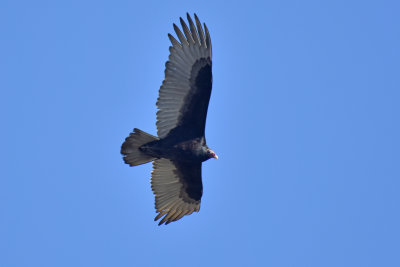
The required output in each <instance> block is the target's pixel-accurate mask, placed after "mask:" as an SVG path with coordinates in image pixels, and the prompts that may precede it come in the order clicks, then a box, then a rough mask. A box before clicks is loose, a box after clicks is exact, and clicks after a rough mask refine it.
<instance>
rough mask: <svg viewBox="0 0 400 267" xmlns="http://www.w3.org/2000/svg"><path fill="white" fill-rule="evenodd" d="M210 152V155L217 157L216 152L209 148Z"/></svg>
mask: <svg viewBox="0 0 400 267" xmlns="http://www.w3.org/2000/svg"><path fill="white" fill-rule="evenodd" d="M210 152H211V156H212V157H213V158H214V159H218V156H217V154H215V152H214V151H212V150H211V149H210Z"/></svg>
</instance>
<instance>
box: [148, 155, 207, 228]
mask: <svg viewBox="0 0 400 267" xmlns="http://www.w3.org/2000/svg"><path fill="white" fill-rule="evenodd" d="M151 188H152V189H153V192H154V195H155V199H156V201H155V206H156V212H158V215H157V216H156V217H155V219H154V220H155V221H157V220H159V219H160V218H161V217H163V216H164V215H165V216H164V218H162V220H161V221H160V223H159V225H161V224H163V223H165V224H169V223H170V222H173V221H177V220H179V219H181V218H182V217H183V216H185V215H189V214H192V213H193V212H194V211H196V212H197V211H199V210H200V200H201V196H202V194H203V185H202V181H201V162H196V163H186V162H176V161H175V162H173V161H171V160H168V159H157V160H155V161H154V162H153V172H152V175H151Z"/></svg>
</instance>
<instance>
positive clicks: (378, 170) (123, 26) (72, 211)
mask: <svg viewBox="0 0 400 267" xmlns="http://www.w3.org/2000/svg"><path fill="white" fill-rule="evenodd" d="M54 2H55V1H25V2H21V1H2V2H1V4H0V88H1V96H0V116H1V132H0V135H1V136H0V137H1V138H0V142H1V143H0V147H1V153H0V157H1V158H0V164H1V169H0V172H1V179H0V216H1V218H0V253H1V256H0V266H6V267H8V266H10V267H11V266H41V267H44V266H57V267H58V266H68V267H70V266H278V267H280V266H296V267H297V266H351V267H354V266H363V267H365V266H400V253H399V251H400V230H399V227H400V215H399V204H400V196H399V189H400V181H399V179H400V167H399V166H400V165H399V163H400V152H399V151H400V141H399V136H400V127H399V115H400V107H399V101H400V75H399V74H400V52H399V48H400V16H399V10H400V4H399V2H398V1H340V0H339V1H258V2H257V1H255V2H253V1H240V2H239V1H238V2H228V1H200V2H199V1H198V2H191V3H189V2H188V1H163V2H162V1H160V2H150V1H148V2H146V3H144V2H145V1H140V2H139V1H138V2H135V1H119V2H114V1H84V2H81V1H64V2H62V1H58V2H57V3H54ZM187 11H188V12H190V13H191V14H193V12H196V13H197V14H198V15H199V17H200V19H201V20H202V22H206V23H207V26H208V27H209V29H210V32H211V38H212V43H213V60H214V62H213V73H214V85H213V93H212V97H211V102H210V107H209V115H208V119H207V128H206V133H207V141H208V144H209V145H210V147H211V148H212V149H214V150H215V151H216V152H217V154H218V155H219V157H220V159H219V160H209V161H207V162H206V163H205V164H204V165H203V182H204V195H203V200H202V208H201V211H200V212H199V213H195V214H192V215H190V216H186V217H184V218H183V219H182V220H180V221H179V222H176V223H172V224H170V225H168V226H163V227H158V226H157V224H156V223H155V222H153V218H154V216H155V210H154V197H153V194H152V192H151V188H150V172H151V164H147V165H143V166H138V167H134V168H130V167H128V166H127V165H125V164H123V161H122V158H121V155H120V154H119V151H120V145H121V143H122V142H123V140H124V138H125V137H126V136H127V135H128V134H129V132H130V131H131V130H132V129H133V128H134V127H138V128H140V129H143V130H145V131H148V132H150V133H152V134H155V133H156V127H155V112H156V107H155V101H156V98H157V95H158V89H159V86H160V85H161V82H162V80H163V77H164V64H165V61H166V60H167V58H168V53H169V52H168V46H169V40H168V38H167V33H168V32H171V33H172V31H173V29H172V23H174V22H175V23H177V22H178V21H179V20H178V19H179V16H185V15H186V12H187Z"/></svg>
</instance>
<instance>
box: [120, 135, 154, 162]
mask: <svg viewBox="0 0 400 267" xmlns="http://www.w3.org/2000/svg"><path fill="white" fill-rule="evenodd" d="M155 140H158V137H156V136H153V135H151V134H148V133H146V132H144V131H142V130H139V129H137V128H135V129H133V132H132V133H130V135H129V136H128V137H127V138H126V139H125V142H124V143H123V144H122V146H121V154H122V155H124V161H125V163H126V164H129V166H137V165H140V164H144V163H147V162H150V161H153V160H155V159H156V158H154V157H152V156H150V155H147V154H145V153H143V152H142V151H141V150H140V149H139V148H140V147H141V146H142V145H144V144H147V143H149V142H152V141H155Z"/></svg>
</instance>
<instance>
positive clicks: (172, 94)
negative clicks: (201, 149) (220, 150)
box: [156, 14, 212, 139]
mask: <svg viewBox="0 0 400 267" xmlns="http://www.w3.org/2000/svg"><path fill="white" fill-rule="evenodd" d="M194 18H195V22H196V26H195V24H194V23H193V21H192V19H191V18H190V16H189V14H187V19H188V22H189V27H188V26H187V25H186V23H185V22H184V21H183V19H182V18H180V22H181V25H182V29H183V32H184V34H183V33H182V32H181V31H180V30H179V28H178V27H177V26H176V25H175V24H174V30H175V32H176V34H177V36H178V39H179V41H180V42H178V41H177V40H176V39H175V38H174V37H173V36H172V35H171V34H168V37H169V39H170V41H171V43H172V46H170V48H169V50H170V55H169V60H168V61H167V63H166V64H165V67H166V69H165V80H164V81H163V83H162V85H161V88H160V91H159V97H158V100H157V103H156V104H157V107H158V109H159V110H158V112H157V123H156V125H157V134H158V137H160V138H164V137H166V136H168V135H169V134H174V133H175V134H176V136H179V138H182V139H190V138H195V137H202V136H203V135H204V128H205V123H206V117H207V109H208V102H209V100H210V95H211V87H212V72H211V66H212V63H211V58H212V51H211V39H210V34H209V32H208V29H207V26H206V25H205V24H204V31H203V28H202V26H201V23H200V21H199V19H198V18H197V16H196V14H195V15H194Z"/></svg>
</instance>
